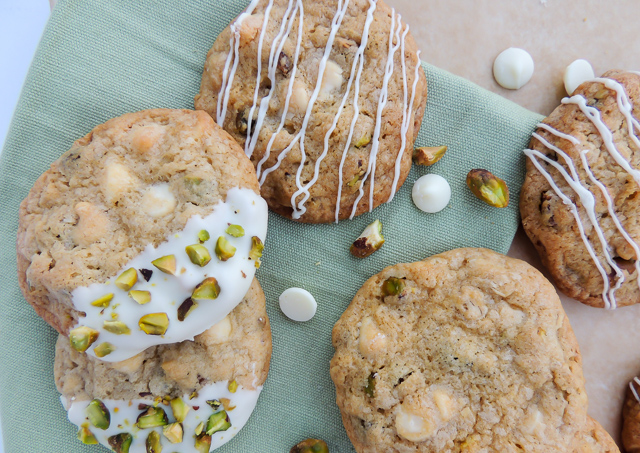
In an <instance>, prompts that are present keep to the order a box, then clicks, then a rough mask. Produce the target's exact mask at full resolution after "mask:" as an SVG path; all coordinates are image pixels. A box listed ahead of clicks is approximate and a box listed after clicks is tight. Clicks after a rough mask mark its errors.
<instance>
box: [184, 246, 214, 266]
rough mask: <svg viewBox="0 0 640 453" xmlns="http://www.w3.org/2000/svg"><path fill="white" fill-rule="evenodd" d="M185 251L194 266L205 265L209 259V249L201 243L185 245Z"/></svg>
mask: <svg viewBox="0 0 640 453" xmlns="http://www.w3.org/2000/svg"><path fill="white" fill-rule="evenodd" d="M184 250H185V252H187V255H189V259H190V260H191V262H192V263H193V264H195V265H196V266H200V267H203V266H206V265H207V264H208V263H209V261H211V255H209V250H207V248H206V247H205V246H204V245H202V244H193V245H188V246H187V247H185V249H184Z"/></svg>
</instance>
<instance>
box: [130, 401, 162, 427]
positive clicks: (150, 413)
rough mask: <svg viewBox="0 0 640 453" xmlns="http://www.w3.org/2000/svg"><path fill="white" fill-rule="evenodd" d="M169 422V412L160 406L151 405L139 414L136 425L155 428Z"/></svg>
mask: <svg viewBox="0 0 640 453" xmlns="http://www.w3.org/2000/svg"><path fill="white" fill-rule="evenodd" d="M168 424H169V419H168V418H167V414H166V413H165V412H164V410H163V409H162V408H160V407H154V406H149V407H147V409H146V410H145V411H144V412H143V413H141V414H140V415H138V419H137V420H136V426H137V427H138V428H140V429H146V428H155V427H157V426H165V425H168Z"/></svg>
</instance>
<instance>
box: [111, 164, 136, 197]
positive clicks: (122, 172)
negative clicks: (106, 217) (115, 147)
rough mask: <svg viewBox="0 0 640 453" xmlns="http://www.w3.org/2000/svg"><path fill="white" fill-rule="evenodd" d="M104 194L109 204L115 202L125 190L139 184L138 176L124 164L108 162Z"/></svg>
mask: <svg viewBox="0 0 640 453" xmlns="http://www.w3.org/2000/svg"><path fill="white" fill-rule="evenodd" d="M105 173H106V174H105V176H106V181H105V185H104V195H105V198H106V199H107V202H108V203H109V204H112V205H113V204H115V203H116V202H117V201H118V200H119V199H120V198H121V197H122V194H123V193H124V192H126V191H127V190H129V189H131V188H133V187H135V186H137V185H138V182H137V180H136V177H135V176H133V175H132V174H131V172H130V171H129V170H128V169H127V167H125V166H124V165H122V164H119V163H116V162H112V163H109V164H107V169H106V172H105Z"/></svg>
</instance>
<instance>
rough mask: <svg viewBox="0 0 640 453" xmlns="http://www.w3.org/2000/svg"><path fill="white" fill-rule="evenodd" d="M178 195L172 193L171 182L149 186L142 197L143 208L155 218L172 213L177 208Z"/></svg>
mask: <svg viewBox="0 0 640 453" xmlns="http://www.w3.org/2000/svg"><path fill="white" fill-rule="evenodd" d="M176 204H177V201H176V197H175V196H174V195H173V193H171V189H170V188H169V184H166V183H162V184H156V185H155V186H151V187H149V189H148V190H147V192H146V193H145V194H144V196H143V197H142V209H143V210H144V212H146V213H147V214H148V215H150V216H151V217H153V218H159V217H164V216H166V215H167V214H171V213H172V212H173V210H174V209H175V208H176Z"/></svg>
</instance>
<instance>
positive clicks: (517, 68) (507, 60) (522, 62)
mask: <svg viewBox="0 0 640 453" xmlns="http://www.w3.org/2000/svg"><path fill="white" fill-rule="evenodd" d="M533 68H534V65H533V58H531V55H529V53H528V52H527V51H526V50H523V49H518V48H517V47H510V48H508V49H507V50H504V51H502V52H501V53H500V55H498V56H497V58H496V59H495V61H494V62H493V77H494V78H495V79H496V82H498V84H499V85H500V86H501V87H503V88H507V89H508V90H517V89H519V88H522V87H523V86H524V85H526V83H527V82H528V81H529V80H531V76H532V75H533Z"/></svg>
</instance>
